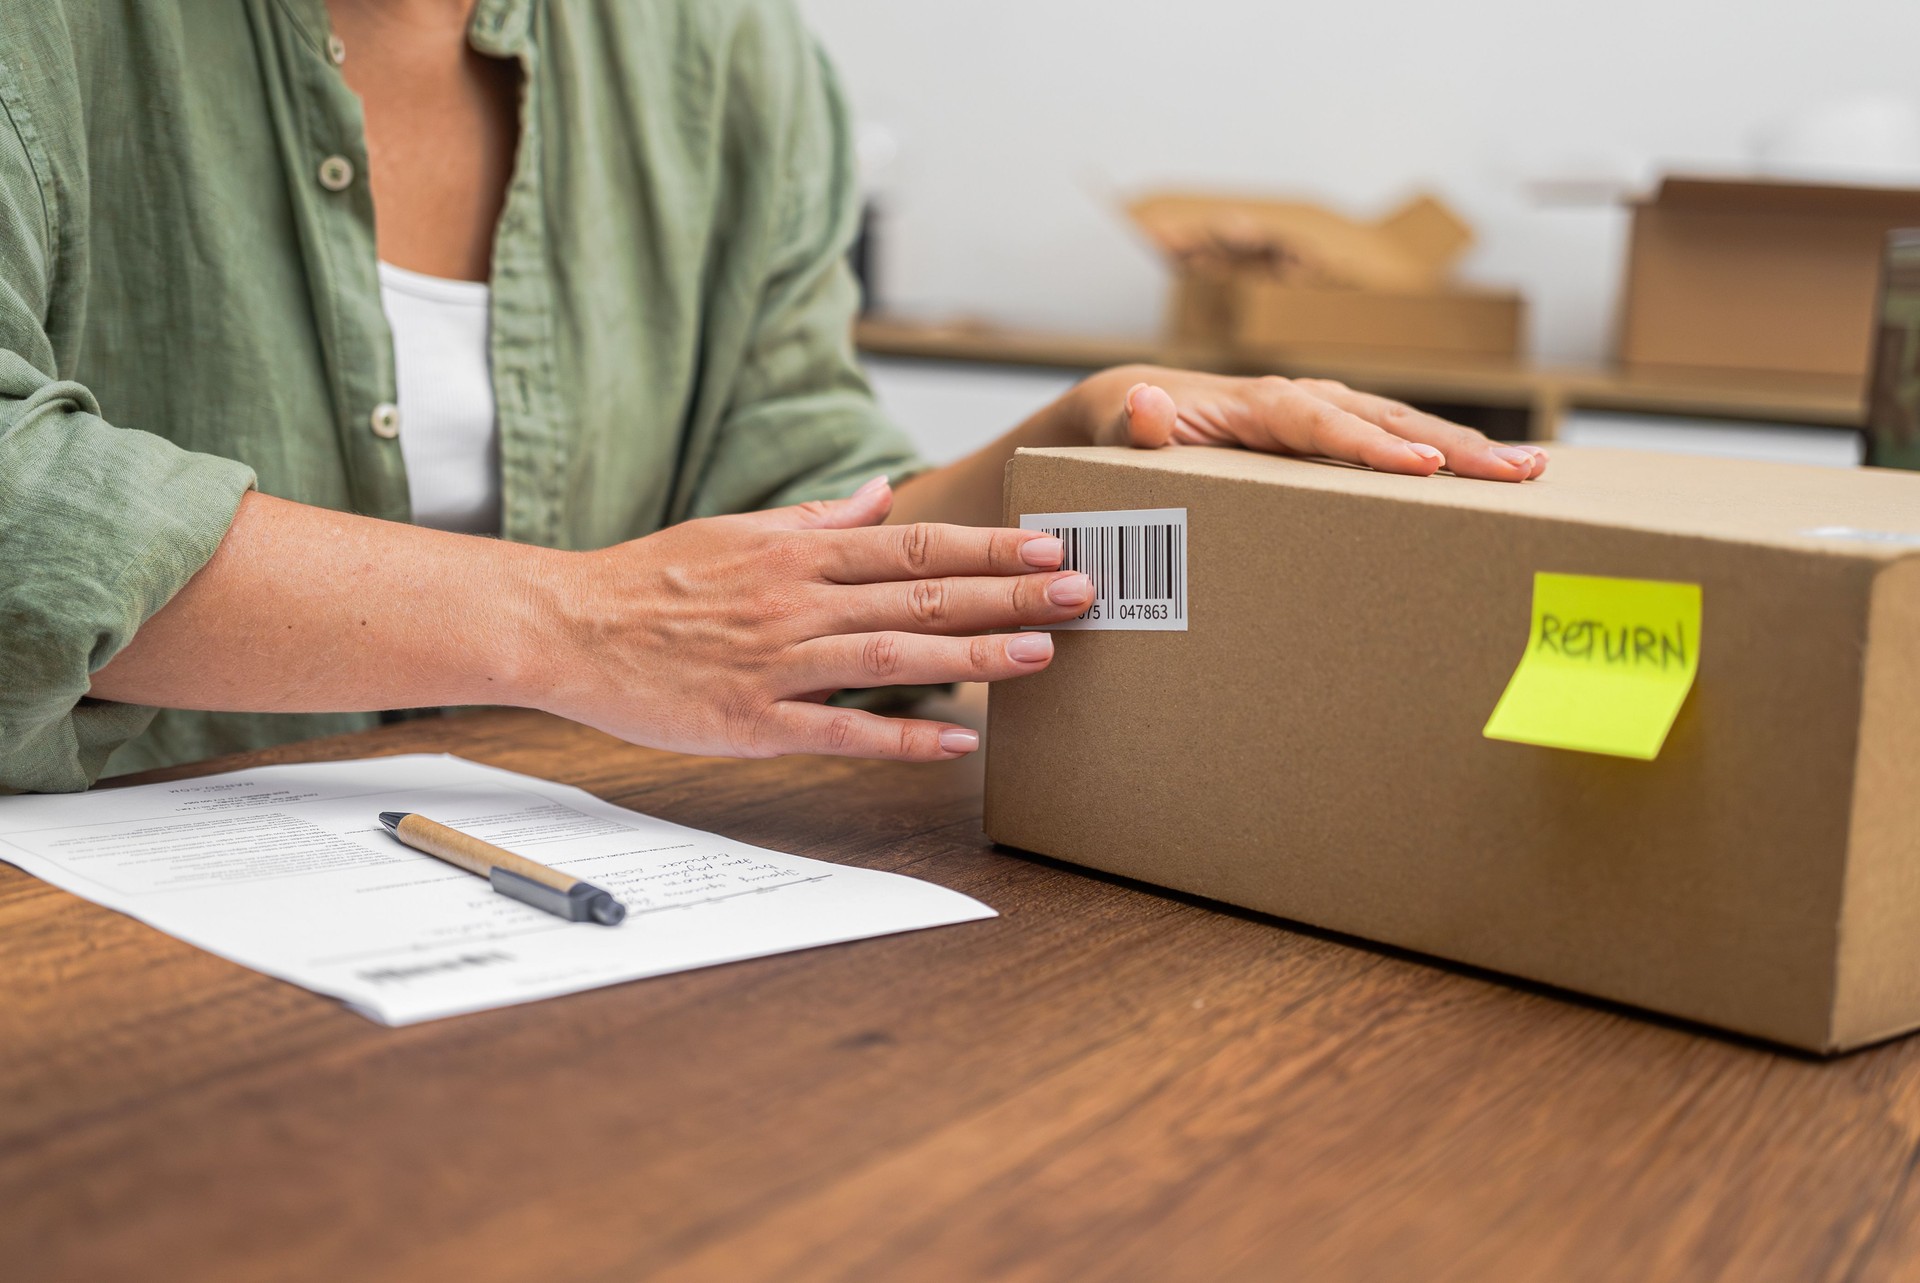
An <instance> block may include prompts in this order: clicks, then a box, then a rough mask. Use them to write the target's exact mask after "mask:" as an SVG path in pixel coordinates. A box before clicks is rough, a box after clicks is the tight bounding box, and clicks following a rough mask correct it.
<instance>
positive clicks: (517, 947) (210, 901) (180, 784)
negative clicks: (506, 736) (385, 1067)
mask: <svg viewBox="0 0 1920 1283" xmlns="http://www.w3.org/2000/svg"><path fill="white" fill-rule="evenodd" d="M382 811H412V812H416V813H418V814H420V815H424V816H426V817H427V818H428V819H432V820H438V821H440V822H441V823H442V824H447V825H450V826H452V827H454V828H456V829H461V830H463V831H465V832H467V833H471V834H473V835H474V836H476V837H480V838H484V839H486V840H487V841H489V842H492V843H494V844H495V845H496V846H502V847H505V848H507V849H508V850H510V851H516V852H518V853H520V854H522V855H525V856H527V857H528V858H530V859H533V860H537V861H539V862H540V863H542V864H546V865H550V866H552V867H554V868H557V869H560V870H562V871H563V872H566V873H570V874H573V875H574V876H576V877H579V878H583V879H585V880H586V881H589V882H592V883H593V884H594V885H596V886H599V887H603V888H605V889H606V890H608V891H611V892H612V893H613V894H614V896H615V898H617V899H619V900H620V901H621V902H622V903H624V904H625V905H626V906H627V919H626V921H625V922H622V923H621V924H620V925H618V926H614V927H605V926H601V925H599V924H598V923H588V922H567V921H564V920H562V919H560V918H558V917H555V916H554V915H552V914H549V913H543V912H542V911H540V910H539V909H535V908H533V907H531V906H529V905H525V904H522V903H520V902H519V901H517V900H513V899H510V898H508V897H506V896H504V895H499V894H497V893H496V892H494V890H493V889H492V887H491V886H490V885H489V884H488V883H487V881H486V880H485V879H484V878H479V877H476V876H474V875H473V874H471V873H467V872H465V871H463V870H461V869H457V868H455V867H453V866H452V865H450V864H446V863H443V862H442V861H440V860H436V859H434V858H433V857H432V856H430V855H425V854H422V853H421V852H418V851H415V850H413V849H412V848H410V847H408V846H405V845H403V844H402V843H401V842H400V841H399V840H398V839H396V838H394V837H392V836H391V835H389V834H388V833H387V832H386V830H384V829H383V828H381V827H380V820H379V814H380V812H382ZM0 858H4V859H5V860H7V861H8V862H10V863H12V864H16V865H18V866H19V867H20V868H22V869H25V870H26V871H27V872H28V873H31V874H33V875H34V876H36V877H39V878H43V879H45V880H46V881H48V882H51V883H53V884H54V885H55V886H59V887H63V888H65V889H66V890H68V891H71V892H73V893H74V894H75V895H80V896H84V897H86V898H87V899H89V900H92V901H94V902H95V903H97V904H102V905H105V906H106V907H108V908H110V909H117V910H118V911H120V912H121V913H125V914H129V915H131V916H133V917H136V918H139V919H140V920H141V921H143V922H147V923H150V924H152V925H153V926H155V927H158V928H159V929H160V930H162V931H165V932H167V933H168V934H169V935H173V936H177V937H179V938H180V939H182V940H185V941H187V942H188V943H190V944H194V945H197V946H199V947H200V948H202V949H206V950H208V951H210V952H212V953H217V954H219V955H220V956H222V957H224V958H230V959H232V960H233V961H235V962H238V963H241V964H242V965H244V966H248V967H252V968H254V969H255V970H258V971H264V972H266V973H267V974H268V975H272V976H278V977H280V978H281V979H283V980H290V981H292V982H293V983H294V984H297V985H303V986H305V987H306V988H308V989H312V990H314V991H316V992H319V993H324V994H331V995H333V996H335V997H338V998H341V999H343V1000H344V1001H345V1002H346V1003H347V1004H348V1005H349V1006H351V1007H353V1008H354V1009H355V1010H357V1011H360V1012H362V1013H363V1014H365V1015H368V1016H370V1017H372V1018H373V1019H375V1020H380V1021H383V1022H385V1023H387V1024H390V1025H403V1024H411V1023H413V1022H415V1021H420V1020H432V1019H434V1018H436V1017H439V1016H450V1015H455V1014H457V1013H460V1012H466V1011H478V1010H481V1009H483V1008H488V1007H500V1006H506V1005H508V1004H510V1003H516V1002H527V1001H530V1000H532V999H535V998H546V997H551V996H553V995H555V994H562V993H572V992H575V991H577V990H581V989H591V988H595V987H597V986H600V985H607V984H614V983H616V982H618V981H622V980H634V979H638V978H640V977H642V976H656V975H661V974H664V973H666V972H671V971H686V970H690V969H692V968H694V967H706V966H712V965H714V964H716V963H722V962H732V961H736V960H738V959H742V958H757V957H761V956H764V955H766V954H772V953H784V952H787V951H789V950H794V949H808V948H812V947H814V946H816V945H823V944H834V943H837V942H840V941H846V940H860V939H865V938H867V937H871V936H878V935H886V934H889V933H892V932H896V931H915V930H919V929H921V928H923V927H936V926H943V925H946V924H949V923H955V922H969V921H973V920H976V919H980V918H990V917H993V916H994V912H993V910H992V909H989V908H988V907H987V906H985V905H983V904H981V903H979V902H978V901H976V900H972V899H969V898H968V897H966V896H964V895H961V894H960V893H958V892H956V891H949V890H947V889H946V888H944V887H938V886H934V885H932V884H931V883H927V882H922V881H919V880H918V879H915V878H909V877H903V876H900V875H899V874H893V873H880V872H877V871H874V870H872V869H859V868H850V867H848V866H845V865H839V864H828V863H824V862H822V861H819V860H809V859H805V858H802V857H800V856H797V855H784V854H782V853H780V852H778V851H768V850H763V849H761V848H759V847H755V846H748V845H747V844H745V843H743V842H734V841H730V840H728V839H727V838H723V837H719V836H716V835H715V834H712V833H703V832H701V831H700V830H698V829H690V828H685V827H683V826H681V825H678V824H669V823H667V822H666V821H664V820H656V819H653V818H651V817H649V816H645V815H640V814H637V813H635V812H633V811H629V810H626V809H624V808H622V807H618V806H615V805H613V804H612V803H610V802H604V801H601V800H600V799H599V798H596V797H594V796H593V795H592V794H589V793H585V792H582V791H581V790H579V789H576V788H569V787H567V786H565V785H561V784H553V783H550V782H548V781H546V780H539V779H534V778H532V777H531V776H526V775H517V774H515V773H513V772H511V771H503V770H499V769H497V768H495V767H491V766H481V765H478V764H476V763H473V762H468V761H464V760H462V759H460V758H457V757H446V756H424V755H417V756H407V757H381V758H370V759H366V760H362V761H353V762H318V763H312V764H307V765H299V766H266V767H260V768H257V769H254V770H248V771H235V772H231V773H229V774H225V775H208V776H202V777H201V778H199V779H192V780H180V781H177V782H174V783H170V784H145V785H139V786H136V787H133V788H124V789H107V790H102V791H99V792H93V793H74V794H63V795H46V796H20V797H0Z"/></svg>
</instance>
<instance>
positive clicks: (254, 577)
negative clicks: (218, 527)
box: [91, 494, 570, 713]
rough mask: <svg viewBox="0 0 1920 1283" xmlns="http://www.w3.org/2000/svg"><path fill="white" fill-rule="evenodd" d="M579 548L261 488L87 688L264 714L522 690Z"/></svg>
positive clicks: (508, 696) (507, 698) (167, 703)
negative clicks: (552, 588)
mask: <svg viewBox="0 0 1920 1283" xmlns="http://www.w3.org/2000/svg"><path fill="white" fill-rule="evenodd" d="M569 555H570V554H565V553H555V552H551V551H548V550H545V549H538V548H530V547H526V546H523V545H518V544H507V543H498V542H495V541H492V540H486V539H476V538H473V537H470V536H465V535H453V534H446V533H443V532H441V531H437V530H427V529H423V528H421V527H417V526H406V525H398V524H395V523H393V522H388V521H377V520H374V519H372V518H369V517H357V516H353V515H350V514H347V513H340V512H333V511H329V510H327V509H324V508H314V507H309V506H306V505H304V504H297V503H290V502H287V501H286V500H282V499H274V498H270V497H268V496H265V495H260V494H249V495H248V496H247V497H246V498H245V499H244V500H243V501H242V503H241V505H240V510H239V513H238V515H237V516H236V517H235V519H234V522H233V525H232V527H231V529H229V530H228V532H227V535H226V538H225V539H224V540H223V541H222V542H221V544H220V547H219V550H218V551H217V552H216V553H215V554H214V556H213V559H212V560H211V561H209V562H208V563H207V565H206V566H204V567H203V568H202V569H201V570H200V572H199V573H198V574H197V575H195V576H194V577H193V579H192V580H191V581H189V582H188V584H187V586H186V587H185V588H183V589H182V590H181V591H180V592H179V593H177V594H176V595H175V596H174V597H173V599H172V600H171V601H169V602H168V603H167V604H166V606H164V607H163V608H162V609H161V610H160V611H159V612H158V613H156V614H155V615H154V616H153V617H152V618H151V619H149V620H148V621H147V622H146V623H145V624H144V625H143V626H142V627H141V628H140V630H139V632H138V633H137V634H136V635H135V636H134V638H133V640H132V641H131V642H130V643H128V645H127V646H126V647H125V648H124V649H122V650H121V651H120V653H119V654H117V655H116V656H114V658H113V660H112V661H111V662H110V663H108V664H107V665H106V666H104V667H103V668H101V669H100V670H99V671H98V672H96V673H95V674H94V677H93V685H92V690H91V694H92V695H93V696H94V697H95V698H97V699H105V700H115V701H120V702H123V703H134V704H148V705H154V706H157V707H161V708H190V709H203V710H209V711H216V712H259V713H269V712H356V711H366V710H375V709H386V708H417V707H428V706H437V705H451V704H480V703H514V702H519V701H520V697H521V688H522V685H523V682H524V680H525V678H526V669H527V667H528V657H529V656H530V655H532V654H535V653H536V652H537V649H538V646H539V636H538V634H539V632H540V629H541V626H542V607H541V605H540V600H539V599H540V597H541V596H542V593H543V591H544V589H543V585H545V584H546V583H547V582H549V575H548V573H547V572H549V571H557V569H558V566H557V562H556V559H559V558H564V557H567V556H569Z"/></svg>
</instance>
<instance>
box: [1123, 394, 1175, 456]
mask: <svg viewBox="0 0 1920 1283" xmlns="http://www.w3.org/2000/svg"><path fill="white" fill-rule="evenodd" d="M1179 422H1180V409H1179V407H1178V406H1177V405H1175V404H1174V400H1173V397H1172V396H1171V395H1169V394H1168V392H1167V390H1166V389H1165V388H1161V387H1155V386H1154V385H1153V384H1151V383H1136V384H1134V385H1133V386H1132V387H1130V388H1128V389H1127V394H1126V396H1124V397H1122V398H1121V399H1120V415H1119V423H1118V425H1117V430H1116V431H1115V432H1114V433H1113V435H1112V437H1111V438H1110V439H1112V440H1115V441H1124V442H1126V443H1127V444H1128V445H1131V446H1138V447H1140V448H1141V449H1145V450H1158V449H1159V448H1160V447H1161V446H1163V445H1165V444H1166V443H1167V442H1169V441H1171V440H1173V429H1174V427H1175V425H1176V424H1178V423H1179Z"/></svg>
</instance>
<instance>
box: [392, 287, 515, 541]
mask: <svg viewBox="0 0 1920 1283" xmlns="http://www.w3.org/2000/svg"><path fill="white" fill-rule="evenodd" d="M489 295H490V292H489V290H488V289H487V287H486V285H484V284H483V283H481V282H479V281H450V280H445V279H443V278H441V277H438V276H422V275H421V274H420V273H419V272H409V271H407V270H406V269H405V268H403V267H395V266H393V265H392V264H391V263H382V264H380V304H381V306H382V307H383V308H384V309H385V310H386V313H387V326H388V328H389V329H391V330H392V331H393V361H394V373H395V377H396V379H397V381H398V383H399V392H400V437H399V440H400V457H401V458H402V459H403V460H405V461H406V465H407V494H408V497H409V498H410V499H411V500H412V503H413V520H414V522H415V524H417V525H422V526H433V527H435V528H436V529H439V530H457V531H460V532H462V533H465V534H476V535H497V534H499V533H500V433H499V428H498V425H497V424H496V422H495V419H494V401H493V373H492V369H491V367H490V363H489V361H488V358H487V339H488V329H489V319H488V306H487V305H488V301H489Z"/></svg>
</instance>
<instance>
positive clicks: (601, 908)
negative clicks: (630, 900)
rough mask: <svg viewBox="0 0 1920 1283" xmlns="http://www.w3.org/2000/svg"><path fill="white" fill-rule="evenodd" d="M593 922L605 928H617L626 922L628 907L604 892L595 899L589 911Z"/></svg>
mask: <svg viewBox="0 0 1920 1283" xmlns="http://www.w3.org/2000/svg"><path fill="white" fill-rule="evenodd" d="M587 912H588V913H591V914H592V915H593V920H594V921H595V922H598V923H599V924H600V925H601V926H603V927H617V926H619V925H620V924H621V923H622V922H624V921H625V920H626V917H627V906H626V905H624V904H622V903H620V902H619V901H618V900H616V899H614V898H613V897H612V896H610V895H608V894H606V893H605V892H604V891H603V892H601V893H600V894H599V895H597V896H595V897H594V901H593V904H592V905H591V906H590V907H589V908H588V909H587Z"/></svg>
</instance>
